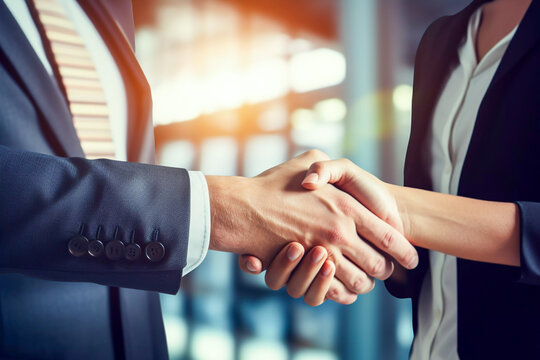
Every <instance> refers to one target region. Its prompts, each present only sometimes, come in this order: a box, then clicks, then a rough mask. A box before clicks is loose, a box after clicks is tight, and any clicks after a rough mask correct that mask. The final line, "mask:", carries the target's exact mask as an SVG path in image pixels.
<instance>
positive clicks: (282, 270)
mask: <svg viewBox="0 0 540 360" xmlns="http://www.w3.org/2000/svg"><path fill="white" fill-rule="evenodd" d="M303 255H304V247H303V246H302V245H300V244H299V243H296V242H293V243H290V244H288V245H286V246H284V247H283V249H281V250H280V252H279V253H278V254H277V255H276V256H275V257H274V259H273V260H272V262H271V263H270V266H269V267H268V270H266V275H265V281H266V285H267V286H268V287H269V288H270V289H272V290H279V289H281V288H282V287H283V286H284V285H285V284H286V283H287V281H288V280H289V277H290V276H291V273H292V272H293V271H294V269H295V268H296V265H298V263H299V262H300V260H301V259H302V256H303Z"/></svg>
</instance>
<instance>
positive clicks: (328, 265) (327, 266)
mask: <svg viewBox="0 0 540 360" xmlns="http://www.w3.org/2000/svg"><path fill="white" fill-rule="evenodd" d="M333 267H334V265H333V263H332V262H331V261H327V262H325V263H324V265H323V267H322V269H321V275H322V276H323V277H328V276H330V273H331V272H332V268H333Z"/></svg>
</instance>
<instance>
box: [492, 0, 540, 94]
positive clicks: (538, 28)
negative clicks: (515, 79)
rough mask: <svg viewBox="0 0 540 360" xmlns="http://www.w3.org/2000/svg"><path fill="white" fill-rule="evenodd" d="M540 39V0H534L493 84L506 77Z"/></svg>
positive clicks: (509, 46)
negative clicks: (539, 0)
mask: <svg viewBox="0 0 540 360" xmlns="http://www.w3.org/2000/svg"><path fill="white" fill-rule="evenodd" d="M539 41H540V2H538V1H532V2H531V5H530V6H529V8H528V9H527V12H526V13H525V15H524V16H523V19H522V20H521V23H520V24H519V27H518V29H517V31H516V33H515V35H514V38H513V39H512V41H511V42H510V45H508V49H507V50H506V53H505V54H504V56H503V58H502V60H501V63H500V65H499V68H498V69H497V72H496V73H495V75H494V77H493V80H492V84H495V83H497V82H498V81H500V80H501V79H503V78H504V76H505V75H506V74H508V72H509V71H510V70H512V69H513V68H514V67H515V66H517V65H518V63H519V61H520V60H521V59H522V58H523V57H524V56H525V55H527V53H528V52H529V51H530V50H531V49H532V48H533V47H534V46H535V45H536V44H537V43H538V42H539Z"/></svg>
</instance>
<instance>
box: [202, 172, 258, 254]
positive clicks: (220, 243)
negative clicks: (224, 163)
mask: <svg viewBox="0 0 540 360" xmlns="http://www.w3.org/2000/svg"><path fill="white" fill-rule="evenodd" d="M247 180H249V179H247V178H244V177H240V176H206V182H207V184H208V192H209V195H210V216H211V224H212V226H211V229H210V246H209V248H210V249H211V250H217V251H226V252H234V253H242V251H244V250H245V248H246V246H245V243H244V241H243V237H242V236H241V235H242V233H243V232H244V231H243V229H242V223H241V222H240V221H239V220H240V219H245V218H246V216H248V214H246V209H248V208H249V207H247V206H242V203H245V202H248V199H249V197H248V196H246V189H247V184H246V182H247Z"/></svg>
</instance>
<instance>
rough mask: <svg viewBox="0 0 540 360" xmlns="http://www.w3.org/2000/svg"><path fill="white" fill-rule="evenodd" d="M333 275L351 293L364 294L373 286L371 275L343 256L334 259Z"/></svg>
mask: <svg viewBox="0 0 540 360" xmlns="http://www.w3.org/2000/svg"><path fill="white" fill-rule="evenodd" d="M335 277H336V278H337V279H339V280H340V281H341V282H342V283H343V285H344V286H345V287H346V288H347V289H348V290H349V291H350V292H351V293H353V294H366V293H368V292H370V291H371V290H372V289H373V286H375V281H374V280H373V278H372V277H371V276H369V275H368V274H366V273H365V272H364V271H363V270H362V269H359V268H358V267H357V266H356V265H355V264H353V263H352V262H351V261H350V260H349V259H347V258H345V257H343V256H342V257H340V258H339V260H337V261H336V275H335Z"/></svg>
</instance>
